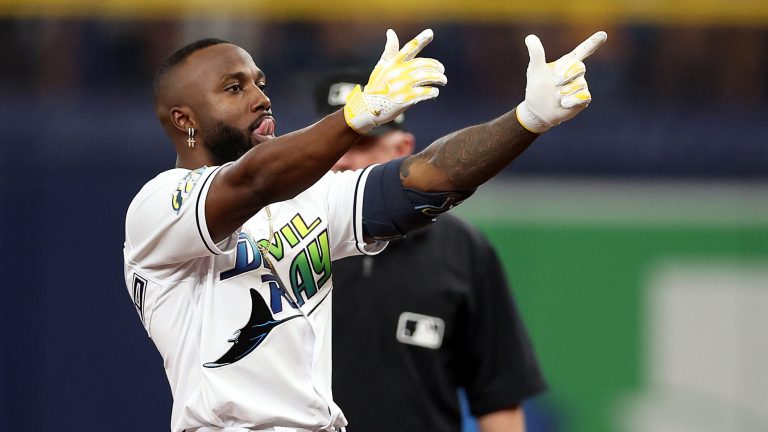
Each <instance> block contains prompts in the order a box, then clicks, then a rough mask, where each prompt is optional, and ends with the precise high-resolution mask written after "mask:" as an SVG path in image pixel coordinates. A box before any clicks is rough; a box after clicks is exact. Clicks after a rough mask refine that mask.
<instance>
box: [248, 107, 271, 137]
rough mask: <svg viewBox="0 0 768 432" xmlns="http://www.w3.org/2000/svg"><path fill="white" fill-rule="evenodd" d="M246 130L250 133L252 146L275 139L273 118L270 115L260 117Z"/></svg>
mask: <svg viewBox="0 0 768 432" xmlns="http://www.w3.org/2000/svg"><path fill="white" fill-rule="evenodd" d="M248 130H250V131H251V140H252V141H253V145H258V144H261V143H263V142H264V141H268V140H271V139H273V138H274V137H275V118H274V117H272V115H270V114H267V115H265V116H263V117H260V118H259V119H258V120H256V121H255V122H253V124H251V126H250V127H249V128H248Z"/></svg>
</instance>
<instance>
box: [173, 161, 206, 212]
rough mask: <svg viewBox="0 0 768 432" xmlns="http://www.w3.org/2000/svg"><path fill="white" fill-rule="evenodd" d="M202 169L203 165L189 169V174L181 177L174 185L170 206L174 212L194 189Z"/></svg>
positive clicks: (203, 168)
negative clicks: (176, 184)
mask: <svg viewBox="0 0 768 432" xmlns="http://www.w3.org/2000/svg"><path fill="white" fill-rule="evenodd" d="M204 171H205V167H202V168H198V169H196V170H194V171H190V172H189V174H187V175H186V176H184V178H183V179H181V181H180V182H179V185H178V186H176V191H175V192H173V195H172V196H171V207H173V210H174V211H175V212H176V213H178V212H179V210H181V205H182V204H184V201H186V200H187V198H188V197H189V194H191V193H192V191H193V190H194V189H195V185H196V184H197V181H198V180H200V177H201V176H202V175H203V172H204Z"/></svg>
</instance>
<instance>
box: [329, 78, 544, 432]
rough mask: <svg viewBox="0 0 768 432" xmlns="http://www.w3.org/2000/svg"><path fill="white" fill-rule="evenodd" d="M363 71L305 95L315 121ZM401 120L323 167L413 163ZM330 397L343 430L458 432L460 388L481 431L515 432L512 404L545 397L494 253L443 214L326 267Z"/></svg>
mask: <svg viewBox="0 0 768 432" xmlns="http://www.w3.org/2000/svg"><path fill="white" fill-rule="evenodd" d="M366 80H367V76H366V74H365V73H364V72H363V71H362V70H346V71H339V72H338V73H334V74H332V75H330V76H328V77H327V78H325V79H324V80H322V81H320V82H319V83H318V84H317V86H316V88H315V102H316V108H317V112H318V114H319V115H320V116H322V117H324V116H326V115H328V114H330V113H332V112H334V111H337V110H338V109H339V108H341V107H342V106H344V103H345V101H346V98H347V96H348V94H349V93H350V92H351V91H352V89H353V88H354V87H355V85H356V84H359V83H365V82H366ZM404 121H405V113H403V114H400V115H399V116H398V117H396V118H395V120H394V121H392V122H389V123H387V124H384V125H381V126H379V127H376V128H374V129H372V130H371V131H370V132H369V133H368V134H367V135H366V136H364V137H362V138H361V139H360V141H358V142H357V144H355V145H354V146H353V147H352V148H351V149H350V150H349V151H348V152H347V153H346V154H344V156H342V157H341V159H339V161H338V162H337V163H336V164H335V165H334V167H333V169H334V170H337V171H343V170H358V169H362V168H365V167H367V166H369V165H372V164H380V163H385V162H388V161H390V160H393V159H398V158H404V157H407V156H410V155H412V154H413V152H414V149H415V138H414V136H413V134H411V133H410V132H408V131H407V130H406V129H405V124H404ZM333 280H334V290H335V291H336V295H335V297H334V304H333V321H334V322H333V324H334V325H333V330H332V333H333V393H334V399H335V400H336V402H337V403H338V404H339V406H341V407H342V409H343V410H344V413H345V415H346V416H347V418H348V419H349V420H350V422H351V425H352V426H351V427H350V428H348V430H349V431H350V432H375V431H388V430H408V431H417V430H423V431H435V432H438V431H444V432H449V431H451V432H459V431H461V429H462V418H461V407H460V401H459V390H460V389H464V391H465V393H466V395H467V400H468V403H469V407H470V410H471V413H472V414H473V415H474V416H475V417H477V420H478V426H479V428H480V431H481V432H502V431H503V432H522V431H524V430H525V422H524V416H523V410H522V407H521V403H522V402H523V400H524V399H526V398H529V397H532V396H534V395H536V394H538V393H540V392H542V391H543V390H544V389H545V382H544V378H543V377H542V374H541V372H540V370H539V366H538V363H537V361H536V356H535V354H534V351H533V347H532V346H531V343H530V340H529V337H528V334H527V332H526V330H525V327H524V325H523V322H522V319H521V317H520V315H519V314H518V312H517V307H516V305H515V302H514V300H513V298H512V296H511V293H510V291H509V287H508V286H507V283H506V278H505V276H504V272H503V270H502V267H501V263H500V262H499V259H498V257H497V255H496V252H495V251H494V249H493V247H492V246H491V245H490V244H489V243H488V241H487V240H486V239H485V237H483V235H482V234H481V233H480V232H478V231H477V230H476V229H474V228H472V227H470V226H469V225H468V224H466V223H465V222H463V221H461V220H460V219H458V218H456V217H455V216H453V215H450V214H445V215H443V216H441V217H440V218H439V219H438V220H437V221H436V222H435V223H433V224H430V225H429V226H428V227H425V228H422V229H420V230H417V231H414V232H412V233H411V234H409V235H408V236H406V237H404V238H403V239H401V240H399V241H397V242H393V243H392V244H391V245H389V247H388V248H387V249H386V250H384V251H383V252H382V253H381V254H379V255H378V256H377V257H376V258H373V257H370V256H366V257H349V258H345V259H343V260H340V261H337V262H335V263H334V265H333Z"/></svg>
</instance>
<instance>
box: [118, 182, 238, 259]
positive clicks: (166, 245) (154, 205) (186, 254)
mask: <svg viewBox="0 0 768 432" xmlns="http://www.w3.org/2000/svg"><path fill="white" fill-rule="evenodd" d="M221 168H222V167H202V168H199V169H196V170H194V171H189V170H182V169H175V170H171V171H167V172H165V173H162V174H161V175H159V176H158V177H156V178H155V179H153V180H152V181H150V182H149V183H147V184H146V185H145V186H144V188H143V189H142V190H141V191H140V192H139V193H138V194H137V195H136V197H135V198H134V200H133V202H132V203H131V205H130V207H129V208H128V214H127V216H126V223H125V231H126V234H125V237H126V251H127V253H128V254H127V256H126V258H127V259H128V260H129V261H130V262H132V263H134V264H138V265H139V266H140V267H142V268H152V267H158V266H167V265H171V264H177V263H183V262H186V261H189V260H191V259H194V258H198V257H203V256H207V255H219V254H223V253H229V252H231V251H233V250H234V247H235V246H236V245H237V236H238V232H234V233H232V235H230V236H229V237H228V238H226V239H224V240H223V241H221V242H219V243H214V241H213V239H212V238H211V235H210V232H209V230H208V225H207V222H206V219H205V202H206V198H207V196H208V190H209V189H210V186H211V180H212V179H213V177H214V176H215V175H216V174H217V173H218V172H219V170H220V169H221Z"/></svg>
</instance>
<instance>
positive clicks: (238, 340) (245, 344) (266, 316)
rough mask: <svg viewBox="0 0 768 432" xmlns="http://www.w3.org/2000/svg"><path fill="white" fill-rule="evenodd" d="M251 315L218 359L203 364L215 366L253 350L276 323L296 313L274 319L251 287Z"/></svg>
mask: <svg viewBox="0 0 768 432" xmlns="http://www.w3.org/2000/svg"><path fill="white" fill-rule="evenodd" d="M250 292H251V317H250V318H248V322H247V323H246V324H245V326H244V327H243V328H241V329H240V330H238V331H236V332H235V335H234V336H233V337H232V338H231V339H229V340H227V342H232V346H231V347H229V350H228V351H227V352H226V353H224V355H222V356H221V357H219V359H218V360H216V361H212V362H208V363H205V364H203V366H204V367H207V368H217V367H221V366H226V365H228V364H231V363H234V362H236V361H238V360H240V359H242V358H243V357H245V356H247V355H248V354H250V353H251V351H253V350H255V349H256V347H258V346H259V345H261V343H262V342H263V341H264V339H266V337H267V335H268V334H269V332H271V331H272V329H274V328H275V327H277V326H278V325H280V324H282V323H284V322H286V321H288V320H290V319H293V318H296V317H297V315H294V316H292V317H288V318H285V319H282V320H279V321H275V319H274V318H273V317H272V313H271V312H270V311H269V308H268V307H267V304H266V303H265V302H264V299H263V298H262V297H261V295H259V293H258V292H257V291H256V290H255V289H253V288H251V290H250Z"/></svg>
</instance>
